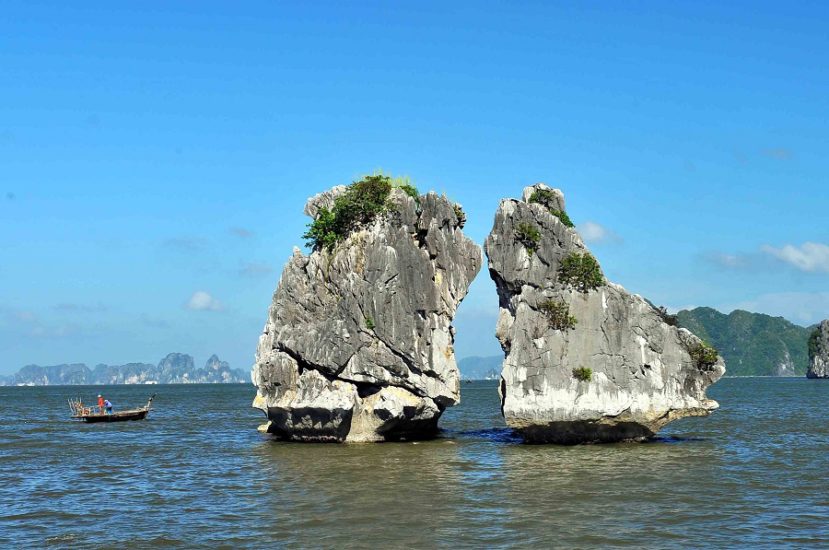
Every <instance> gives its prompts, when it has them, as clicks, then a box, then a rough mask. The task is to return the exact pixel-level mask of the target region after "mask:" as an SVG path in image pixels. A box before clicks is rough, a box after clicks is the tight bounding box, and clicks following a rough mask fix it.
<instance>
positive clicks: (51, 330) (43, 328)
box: [29, 324, 81, 338]
mask: <svg viewBox="0 0 829 550" xmlns="http://www.w3.org/2000/svg"><path fill="white" fill-rule="evenodd" d="M80 333H81V329H80V327H77V326H75V325H67V324H62V325H57V326H47V325H40V324H39V325H36V326H34V327H32V328H31V330H30V331H29V336H31V337H33V338H67V337H69V336H77V335H78V334H80Z"/></svg>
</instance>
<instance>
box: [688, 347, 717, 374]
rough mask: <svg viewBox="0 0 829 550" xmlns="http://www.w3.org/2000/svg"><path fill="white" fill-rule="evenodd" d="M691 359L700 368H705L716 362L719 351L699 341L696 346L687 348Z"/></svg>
mask: <svg viewBox="0 0 829 550" xmlns="http://www.w3.org/2000/svg"><path fill="white" fill-rule="evenodd" d="M689 353H690V354H691V359H693V360H694V362H695V363H696V364H697V367H699V368H700V369H702V370H707V369H710V368H711V367H713V366H714V365H716V364H717V361H718V360H719V353H718V352H717V350H716V349H715V348H714V347H712V346H711V345H710V344H707V343H705V342H700V343H699V344H698V345H697V346H696V347H694V348H693V349H690V350H689Z"/></svg>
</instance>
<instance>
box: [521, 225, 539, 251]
mask: <svg viewBox="0 0 829 550" xmlns="http://www.w3.org/2000/svg"><path fill="white" fill-rule="evenodd" d="M515 238H516V240H518V242H520V243H521V244H522V245H524V248H526V249H527V253H529V255H530V256H532V255H533V254H534V253H535V251H536V250H538V243H539V242H541V233H540V232H539V231H538V228H537V227H536V226H534V225H533V224H531V223H519V224H518V225H517V226H516V227H515Z"/></svg>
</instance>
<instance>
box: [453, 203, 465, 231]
mask: <svg viewBox="0 0 829 550" xmlns="http://www.w3.org/2000/svg"><path fill="white" fill-rule="evenodd" d="M452 208H454V210H455V217H456V218H458V227H460V228H461V229H463V226H464V225H466V212H464V211H463V207H462V206H461V205H460V204H458V203H455V205H454V206H453V207H452Z"/></svg>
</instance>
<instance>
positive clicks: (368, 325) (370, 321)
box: [365, 317, 375, 330]
mask: <svg viewBox="0 0 829 550" xmlns="http://www.w3.org/2000/svg"><path fill="white" fill-rule="evenodd" d="M365 322H366V328H367V329H369V330H374V327H375V325H374V319H372V318H371V317H366V318H365Z"/></svg>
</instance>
